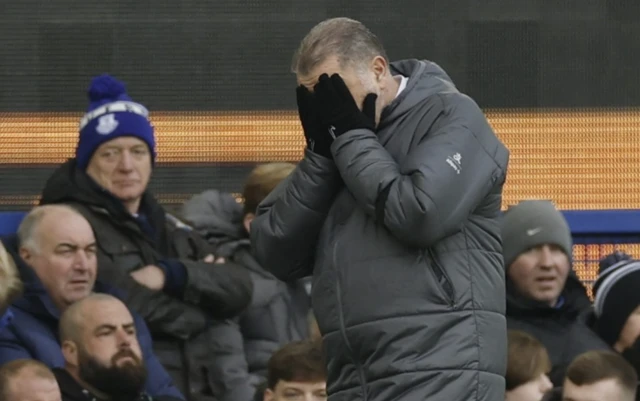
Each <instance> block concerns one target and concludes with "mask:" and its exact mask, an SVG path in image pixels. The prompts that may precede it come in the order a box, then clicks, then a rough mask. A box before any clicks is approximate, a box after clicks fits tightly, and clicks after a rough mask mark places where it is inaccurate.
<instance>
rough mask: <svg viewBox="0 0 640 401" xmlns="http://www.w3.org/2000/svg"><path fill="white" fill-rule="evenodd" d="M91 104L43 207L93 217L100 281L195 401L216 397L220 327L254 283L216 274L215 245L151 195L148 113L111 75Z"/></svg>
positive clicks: (230, 273)
mask: <svg viewBox="0 0 640 401" xmlns="http://www.w3.org/2000/svg"><path fill="white" fill-rule="evenodd" d="M89 99H90V105H89V110H88V112H87V113H86V114H85V116H84V117H83V118H82V121H81V123H80V139H79V142H78V145H77V148H76V157H75V158H74V159H71V160H69V161H68V162H66V163H64V164H63V165H62V166H61V167H60V168H59V169H58V170H57V171H55V172H54V173H53V175H52V176H51V178H50V179H49V180H48V181H47V183H46V186H45V188H44V190H43V193H42V200H41V204H67V205H70V206H72V207H73V208H75V209H77V210H78V211H79V212H80V213H81V214H82V215H83V216H85V218H87V220H88V221H89V223H90V224H91V226H92V227H93V230H94V231H95V233H96V237H97V243H98V247H97V253H98V263H99V266H100V269H99V279H100V280H101V281H103V282H105V283H106V284H109V285H113V286H115V287H117V288H120V289H122V290H124V292H125V294H126V303H127V305H128V306H129V307H130V308H132V310H133V311H135V312H137V313H139V314H140V315H142V317H143V318H144V319H145V320H146V322H147V324H148V325H149V328H150V329H151V331H152V333H153V337H154V346H155V349H156V353H157V355H158V357H159V358H160V360H161V361H162V362H163V364H164V365H165V367H166V368H167V369H168V370H169V373H170V374H171V375H172V376H173V379H174V382H175V383H176V384H177V385H178V387H179V388H180V389H181V390H182V391H183V392H184V393H185V395H186V396H187V398H188V399H193V398H197V397H204V399H206V400H208V399H215V398H216V397H218V396H219V395H220V391H221V390H220V388H221V387H222V386H225V385H226V384H225V383H224V382H221V381H220V379H221V378H222V377H224V373H225V372H226V371H227V370H225V369H222V368H221V367H220V366H218V364H219V363H222V361H223V360H224V356H220V355H219V354H218V353H219V352H222V353H226V352H227V350H226V349H223V350H218V349H216V348H215V347H216V346H217V343H216V342H215V341H214V339H215V337H216V334H215V333H214V332H215V330H216V329H217V327H219V326H220V325H222V326H223V327H224V326H225V325H226V324H227V323H225V322H221V323H220V324H217V323H216V324H214V323H213V320H214V319H227V318H232V317H235V316H236V315H238V314H239V313H240V312H242V311H243V310H244V309H245V308H246V306H247V305H248V304H249V303H250V301H251V292H252V287H251V279H250V278H249V275H248V274H247V273H246V271H245V270H244V269H238V268H237V266H233V265H231V264H226V263H223V264H217V265H215V266H212V264H211V263H209V262H213V259H214V256H213V252H212V251H213V250H212V249H211V246H210V245H209V244H207V242H206V241H204V239H202V238H200V236H199V235H197V234H196V233H194V232H193V231H189V230H188V229H187V228H185V227H184V225H183V224H182V223H181V222H179V221H178V220H177V219H176V218H175V217H173V216H171V215H168V214H167V213H166V212H165V210H164V209H163V208H162V207H161V206H160V205H159V204H158V202H157V201H156V200H155V198H154V197H153V195H152V194H151V193H150V192H149V191H148V189H147V186H148V183H149V180H150V178H151V172H152V169H153V165H154V162H155V156H156V150H155V149H156V148H155V137H154V129H153V127H152V125H151V122H150V121H149V119H148V111H147V109H146V108H145V107H144V106H142V105H141V104H139V103H135V102H133V101H132V100H131V98H130V97H129V96H128V95H127V93H126V91H125V87H124V84H123V83H122V82H120V81H118V80H116V79H115V78H113V77H111V76H108V75H103V76H99V77H96V78H94V79H93V81H92V82H91V86H90V88H89ZM216 355H218V356H219V357H217V356H216ZM212 394H213V395H212Z"/></svg>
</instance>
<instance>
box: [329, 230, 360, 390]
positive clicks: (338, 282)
mask: <svg viewBox="0 0 640 401" xmlns="http://www.w3.org/2000/svg"><path fill="white" fill-rule="evenodd" d="M337 249H338V241H336V243H335V244H334V245H333V268H334V269H335V272H336V298H337V302H338V319H339V320H340V334H341V335H342V340H343V341H344V344H345V346H346V347H347V352H349V358H350V359H351V362H353V364H354V365H355V367H356V371H357V372H358V377H359V378H360V388H361V390H362V401H367V399H368V397H367V387H366V384H367V381H366V379H365V375H364V370H363V369H362V365H360V362H359V361H358V359H357V358H356V357H355V353H354V352H353V348H352V347H351V343H350V342H349V339H348V338H347V329H346V325H345V322H344V312H343V311H342V294H341V292H340V288H341V287H342V285H341V280H340V273H339V269H338V264H337V261H338V260H337V253H338V252H337Z"/></svg>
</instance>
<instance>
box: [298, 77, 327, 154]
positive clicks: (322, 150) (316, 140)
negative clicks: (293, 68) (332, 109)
mask: <svg viewBox="0 0 640 401" xmlns="http://www.w3.org/2000/svg"><path fill="white" fill-rule="evenodd" d="M296 100H297V102H298V115H299V116H300V123H301V124H302V130H303V132H304V137H305V139H306V140H307V147H308V148H309V150H310V151H312V152H314V153H316V154H319V155H320V156H324V157H327V158H329V159H333V155H332V154H331V143H332V142H333V138H331V137H330V136H328V135H327V130H326V128H325V127H324V126H323V125H322V123H321V122H320V119H319V117H318V106H317V101H316V99H315V98H314V95H313V94H312V93H311V92H310V91H309V90H308V89H307V88H306V87H304V86H303V85H300V86H298V87H297V88H296Z"/></svg>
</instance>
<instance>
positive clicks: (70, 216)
mask: <svg viewBox="0 0 640 401" xmlns="http://www.w3.org/2000/svg"><path fill="white" fill-rule="evenodd" d="M34 235H35V236H36V238H37V240H39V241H40V243H41V245H45V244H46V245H49V246H51V247H57V246H58V245H63V244H67V245H71V246H77V247H81V248H85V247H87V246H89V245H92V244H94V243H95V242H96V239H95V236H94V234H93V229H92V228H91V225H89V222H88V221H87V220H86V219H85V218H84V217H82V216H80V215H78V214H76V213H72V212H65V213H57V214H53V213H51V214H50V215H48V216H46V217H45V220H43V221H42V222H41V225H40V227H39V228H38V230H36V232H35V233H34Z"/></svg>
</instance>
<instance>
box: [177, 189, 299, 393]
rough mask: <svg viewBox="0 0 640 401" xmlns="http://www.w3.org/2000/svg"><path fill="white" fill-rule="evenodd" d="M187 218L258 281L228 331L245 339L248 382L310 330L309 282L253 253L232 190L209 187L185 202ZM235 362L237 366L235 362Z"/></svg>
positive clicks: (257, 380)
mask: <svg viewBox="0 0 640 401" xmlns="http://www.w3.org/2000/svg"><path fill="white" fill-rule="evenodd" d="M183 217H184V219H185V220H186V221H187V222H188V223H189V224H190V225H191V226H192V227H194V228H195V229H196V230H197V231H198V232H199V233H201V234H202V235H203V236H204V237H205V238H206V239H207V241H209V243H211V244H212V245H214V247H215V248H216V250H217V256H222V257H225V258H227V259H228V260H231V261H232V262H234V263H236V264H238V265H239V266H241V267H242V268H244V269H246V270H247V271H248V272H249V273H250V275H251V279H252V281H253V299H252V301H251V305H250V306H249V307H248V308H247V309H246V310H245V311H244V312H243V313H242V315H240V317H239V319H238V326H237V330H231V331H229V333H228V334H227V335H229V336H237V337H238V338H241V339H243V344H244V352H243V354H242V355H240V356H239V357H241V358H242V359H243V360H239V361H238V365H237V366H235V368H237V369H244V370H245V372H246V374H247V380H246V385H247V386H251V390H252V391H254V389H255V387H256V386H257V385H258V384H260V383H262V382H263V381H265V380H266V374H267V363H268V362H269V358H271V355H272V354H273V353H274V352H275V351H277V350H278V349H279V348H280V347H282V346H283V345H285V344H287V343H289V342H292V341H297V340H301V339H303V338H306V337H307V336H308V335H309V326H308V317H309V312H310V297H309V294H308V292H307V290H306V288H305V282H304V281H303V280H299V281H297V282H294V283H291V284H287V283H284V282H282V281H280V280H278V279H277V278H276V277H275V276H274V275H273V274H271V273H269V272H268V271H266V270H264V269H263V268H262V267H261V266H260V265H259V264H258V262H257V261H256V260H255V258H254V257H253V255H252V253H251V243H250V241H249V235H248V233H247V232H246V230H245V228H244V225H243V218H244V213H243V209H242V205H241V204H239V203H238V202H237V201H236V199H235V198H234V197H233V196H232V195H231V194H228V193H221V192H219V191H217V190H209V191H205V192H203V193H201V194H199V195H196V196H194V197H193V198H191V199H190V200H189V201H188V202H187V203H185V205H184V208H183ZM230 368H232V367H230Z"/></svg>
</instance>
